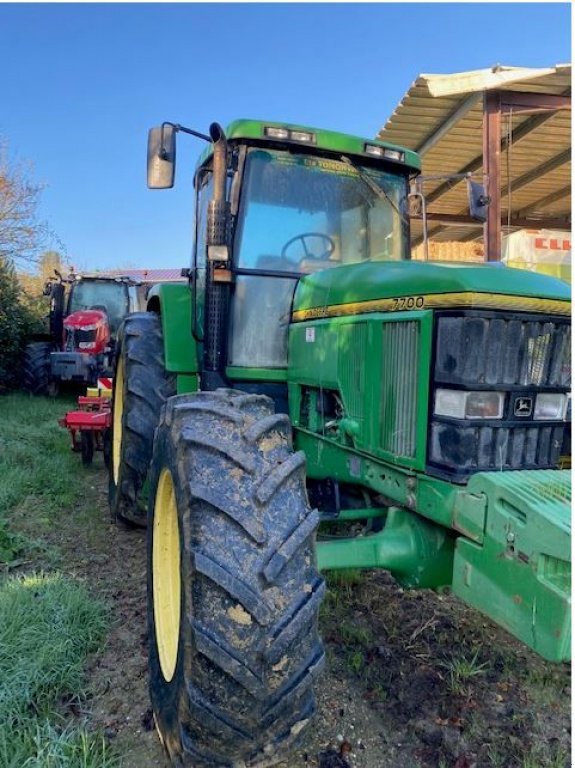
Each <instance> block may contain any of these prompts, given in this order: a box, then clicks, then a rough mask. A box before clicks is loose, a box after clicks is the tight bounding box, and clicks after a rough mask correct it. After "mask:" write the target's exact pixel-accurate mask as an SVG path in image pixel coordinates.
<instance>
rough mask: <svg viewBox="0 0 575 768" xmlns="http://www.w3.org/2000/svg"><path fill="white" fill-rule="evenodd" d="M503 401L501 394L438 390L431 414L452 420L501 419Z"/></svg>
mask: <svg viewBox="0 0 575 768" xmlns="http://www.w3.org/2000/svg"><path fill="white" fill-rule="evenodd" d="M504 399H505V395H504V393H503V392H464V391H461V390H457V389H438V390H436V392H435V408H434V411H433V412H434V414H435V415H436V416H451V418H453V419H501V418H503V403H504Z"/></svg>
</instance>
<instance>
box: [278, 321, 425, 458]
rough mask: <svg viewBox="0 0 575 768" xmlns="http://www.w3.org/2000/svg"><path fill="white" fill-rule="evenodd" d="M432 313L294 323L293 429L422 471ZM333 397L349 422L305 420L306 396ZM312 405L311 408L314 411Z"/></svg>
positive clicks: (291, 358) (291, 356) (291, 363)
mask: <svg viewBox="0 0 575 768" xmlns="http://www.w3.org/2000/svg"><path fill="white" fill-rule="evenodd" d="M431 334H432V313H431V312H404V313H401V315H399V314H397V315H390V314H379V313H375V314H372V315H365V316H359V317H354V318H333V319H329V320H328V319H324V320H314V321H309V322H305V323H296V324H294V325H292V327H291V328H290V334H289V354H288V359H289V369H288V381H289V382H290V383H291V384H293V385H296V386H291V387H290V416H291V419H292V423H293V424H294V426H295V427H302V428H306V429H310V430H315V431H317V432H318V433H319V434H321V435H322V436H323V437H324V438H326V439H329V440H333V441H334V442H335V443H339V444H343V445H346V446H348V447H349V446H350V445H351V447H353V448H355V449H357V450H358V451H362V452H365V453H368V454H370V455H372V456H374V457H381V458H384V459H386V460H388V461H389V462H391V463H392V464H395V465H403V466H405V467H409V468H414V469H420V470H422V469H423V468H424V467H425V454H426V448H427V409H428V397H429V393H428V382H429V366H430V362H429V360H430V354H431ZM310 390H311V391H317V392H318V393H319V392H320V391H327V392H332V393H336V394H337V397H339V398H340V399H341V402H342V404H343V408H344V412H345V413H344V418H342V419H340V420H339V421H338V420H335V421H334V420H331V419H330V420H329V421H331V422H332V427H331V428H330V429H326V428H325V421H326V420H324V421H322V420H321V419H320V418H319V417H315V418H314V422H313V423H312V422H311V421H308V422H306V421H305V419H304V418H303V417H302V413H303V412H304V411H305V412H307V413H308V414H309V416H310V418H311V417H313V413H312V411H313V410H314V408H313V407H307V408H306V407H305V404H303V406H302V397H306V392H309V391H310ZM313 405H315V404H312V406H313Z"/></svg>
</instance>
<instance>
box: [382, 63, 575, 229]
mask: <svg viewBox="0 0 575 768" xmlns="http://www.w3.org/2000/svg"><path fill="white" fill-rule="evenodd" d="M489 90H500V91H514V92H519V93H526V94H541V95H548V96H568V97H570V96H571V65H570V64H561V65H557V66H554V67H546V68H542V69H532V68H524V67H504V66H497V67H494V68H492V69H482V70H474V71H470V72H460V73H456V74H451V75H425V74H424V75H420V76H419V77H418V78H417V79H416V80H415V82H414V83H413V85H412V86H411V87H410V89H409V90H408V92H407V93H406V94H405V96H404V97H403V99H402V100H401V102H400V103H399V105H398V106H397V107H396V109H395V110H394V112H393V114H392V115H391V117H390V118H389V119H388V121H387V122H386V124H385V126H384V127H383V128H382V129H381V130H380V132H379V133H378V135H377V138H378V139H381V140H383V141H389V142H392V143H394V144H399V145H403V146H405V147H407V148H409V149H413V150H416V151H418V152H419V153H420V154H421V157H422V174H423V176H434V175H439V174H463V173H468V172H471V173H473V177H474V179H475V180H477V181H481V180H482V157H483V133H482V125H483V94H484V92H485V91H489ZM502 134H503V136H502V140H503V144H502V154H501V172H502V173H501V196H502V197H501V210H502V216H503V217H504V219H505V221H509V220H510V219H530V220H533V224H531V225H530V226H532V227H537V226H538V222H540V224H539V226H541V227H549V226H550V224H549V222H550V221H552V222H553V224H552V225H551V226H555V227H557V221H558V220H560V221H562V222H564V224H563V226H564V227H565V228H567V229H570V226H571V217H570V213H571V111H570V110H561V111H540V112H532V113H529V114H528V113H525V112H521V113H520V114H519V113H515V114H514V113H511V114H510V115H508V116H507V115H504V116H503V117H502ZM424 191H425V194H426V197H427V199H428V210H429V211H431V212H434V213H440V214H449V215H452V216H459V217H461V216H465V215H466V214H467V188H466V184H465V183H464V180H463V179H459V180H457V179H456V180H452V181H451V182H448V181H446V180H445V179H436V180H432V181H426V182H425V186H424ZM514 229H517V227H505V228H504V231H513V230H514ZM428 232H429V235H430V236H431V237H432V238H433V239H435V240H439V241H441V240H472V239H478V238H481V237H482V234H483V227H482V225H481V224H480V223H477V224H476V225H475V226H471V225H461V226H459V225H457V226H445V225H444V224H439V223H434V222H431V221H430V222H429V226H428ZM421 237H422V224H421V221H419V220H413V222H412V238H413V240H414V243H417V242H418V241H420V240H421Z"/></svg>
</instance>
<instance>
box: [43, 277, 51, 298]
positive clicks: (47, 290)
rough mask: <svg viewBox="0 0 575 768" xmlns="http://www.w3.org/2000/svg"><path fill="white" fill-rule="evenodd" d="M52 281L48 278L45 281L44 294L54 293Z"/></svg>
mask: <svg viewBox="0 0 575 768" xmlns="http://www.w3.org/2000/svg"><path fill="white" fill-rule="evenodd" d="M52 285H53V284H52V283H51V282H50V281H49V280H48V282H47V283H44V288H43V289H42V296H51V295H52Z"/></svg>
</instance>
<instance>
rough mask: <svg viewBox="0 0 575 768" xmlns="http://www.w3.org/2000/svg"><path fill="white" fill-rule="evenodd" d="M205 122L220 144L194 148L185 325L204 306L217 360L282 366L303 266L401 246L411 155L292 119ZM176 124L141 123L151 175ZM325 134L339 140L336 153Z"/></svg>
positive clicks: (161, 181)
mask: <svg viewBox="0 0 575 768" xmlns="http://www.w3.org/2000/svg"><path fill="white" fill-rule="evenodd" d="M213 128H214V130H216V131H219V134H218V137H219V144H217V143H215V144H214V145H213V146H211V147H210V148H209V149H207V150H206V152H204V154H203V156H202V157H201V158H200V161H199V163H198V166H197V169H196V174H195V187H196V194H197V198H196V237H195V247H194V259H193V265H192V270H191V282H192V289H193V292H194V302H193V304H194V308H195V318H194V328H195V330H196V331H197V333H198V335H199V336H201V334H202V328H203V325H204V321H205V318H204V315H205V313H206V311H207V312H209V311H210V309H209V307H210V306H211V308H212V311H214V313H215V314H216V315H218V318H219V319H218V323H219V325H220V330H221V338H219V339H218V340H217V341H214V344H215V345H217V346H218V350H217V354H216V350H214V354H212V357H213V358H215V357H218V365H219V367H220V369H222V368H223V367H225V366H226V365H227V366H230V367H232V368H250V369H258V368H266V369H278V368H285V367H286V365H287V336H288V323H289V316H290V309H291V305H292V301H293V296H294V291H295V287H296V285H297V283H298V281H299V279H300V278H301V277H302V276H303V275H307V274H311V273H315V272H318V271H322V270H326V269H331V268H333V267H339V266H345V265H351V264H357V263H358V262H369V261H387V262H399V261H402V260H407V259H409V258H410V250H409V219H408V213H407V199H408V192H409V178H410V176H411V175H413V174H414V173H415V172H417V171H418V169H419V160H418V158H417V156H416V155H415V153H413V152H410V151H409V150H404V149H399V148H397V147H394V146H390V145H386V144H383V143H381V142H377V141H373V142H366V141H365V140H364V139H360V138H357V137H351V136H344V135H343V134H336V133H333V132H331V131H324V130H317V129H310V128H304V127H300V126H283V125H279V124H277V123H270V124H264V123H256V122H252V121H247V120H239V121H236V122H234V123H232V124H231V125H230V126H228V128H227V130H226V133H225V137H224V133H223V131H221V129H219V127H218V126H213ZM175 129H178V130H184V131H185V132H189V131H188V129H183V128H181V127H180V126H171V124H167V123H165V124H164V125H163V126H162V127H161V128H160V129H154V130H153V131H152V132H151V134H150V144H149V158H150V164H149V177H148V183H149V186H151V187H156V188H162V187H164V186H171V185H172V183H173V167H174V158H175V132H176V130H175ZM334 146H339V147H341V148H342V151H341V152H338V153H337V155H334V152H333V148H334ZM223 153H225V157H224V159H223V160H222V159H221V158H220V157H218V155H220V156H221V155H222V154H223ZM218 176H219V177H220V178H217V177H218ZM218 186H219V187H220V188H221V193H220V194H219V195H216V197H220V198H221V202H222V206H221V212H220V214H219V215H220V217H221V218H220V223H219V224H216V225H215V226H214V218H213V217H214V215H215V208H214V204H213V201H214V194H215V187H218ZM210 217H211V218H210ZM210 221H211V222H212V223H211V224H210ZM217 231H220V232H221V233H224V234H221V235H218V236H217V237H219V240H218V242H215V241H214V238H213V236H210V234H209V233H215V232H217ZM210 237H211V239H210ZM208 239H209V242H208ZM210 269H211V270H212V272H213V276H214V280H212V279H211V278H210V276H209V274H208V273H209V271H210ZM214 282H216V283H219V285H218V286H216V287H215V290H212V288H213V287H214V285H213V284H214ZM226 283H227V286H226ZM224 294H225V298H222V297H223V296H224ZM204 295H205V302H204ZM217 296H219V298H216V297H217ZM220 304H222V306H224V307H225V308H224V310H223V313H224V314H225V315H226V319H225V321H224V320H222V318H221V315H222V312H220V310H219V309H218V306H219V305H220ZM263 318H265V332H263V333H262V319H263ZM208 322H209V321H208ZM209 345H210V342H208V350H207V354H208V355H209V354H210V350H209ZM222 348H226V353H225V355H224V354H222V353H221V349H222ZM224 358H225V359H224ZM207 368H208V370H209V368H210V365H209V364H208V365H207Z"/></svg>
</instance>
